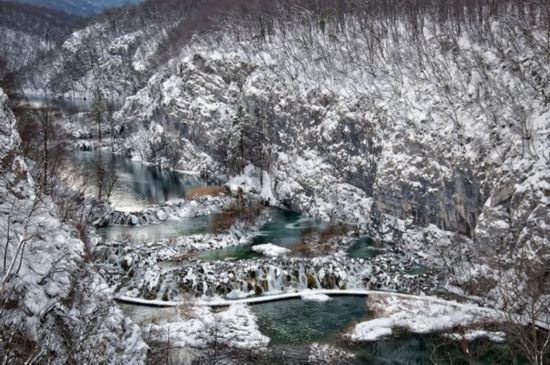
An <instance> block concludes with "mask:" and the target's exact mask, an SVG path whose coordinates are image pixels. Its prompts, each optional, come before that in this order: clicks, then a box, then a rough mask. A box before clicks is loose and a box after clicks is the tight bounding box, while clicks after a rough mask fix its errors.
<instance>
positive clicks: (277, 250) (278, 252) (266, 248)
mask: <svg viewBox="0 0 550 365" xmlns="http://www.w3.org/2000/svg"><path fill="white" fill-rule="evenodd" d="M252 251H255V252H259V253H261V254H262V255H265V256H269V257H278V256H282V255H286V254H288V253H290V252H291V251H290V250H289V249H288V248H284V247H280V246H277V245H274V244H272V243H265V244H263V245H256V246H252Z"/></svg>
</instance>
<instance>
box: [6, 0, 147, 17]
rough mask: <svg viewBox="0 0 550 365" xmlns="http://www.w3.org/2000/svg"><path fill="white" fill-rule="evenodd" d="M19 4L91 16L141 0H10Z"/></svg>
mask: <svg viewBox="0 0 550 365" xmlns="http://www.w3.org/2000/svg"><path fill="white" fill-rule="evenodd" d="M10 1H11V2H17V3H21V4H30V5H34V6H39V7H43V8H48V9H52V10H57V11H62V12H64V13H67V14H74V15H77V16H91V15H95V14H98V13H101V12H102V11H104V10H106V9H111V8H115V7H120V6H125V5H128V4H136V3H138V2H140V1H141V0H10Z"/></svg>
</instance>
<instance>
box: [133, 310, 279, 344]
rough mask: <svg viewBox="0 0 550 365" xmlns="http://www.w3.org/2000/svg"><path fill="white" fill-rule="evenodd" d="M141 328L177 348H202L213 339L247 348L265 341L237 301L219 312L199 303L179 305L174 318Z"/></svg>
mask: <svg viewBox="0 0 550 365" xmlns="http://www.w3.org/2000/svg"><path fill="white" fill-rule="evenodd" d="M143 331H144V332H145V333H146V334H147V335H149V336H150V338H151V339H153V340H154V339H156V340H158V341H169V342H170V345H171V346H173V347H178V348H185V347H193V348H205V347H207V346H208V345H209V344H210V345H211V344H213V343H214V342H217V343H218V344H220V345H225V346H234V347H237V348H243V349H250V348H258V347H261V346H266V345H267V344H268V343H269V338H268V337H266V336H264V335H263V334H262V333H261V332H260V331H259V329H258V325H257V324H256V317H255V315H254V313H253V312H252V311H251V310H250V308H249V307H248V306H246V305H241V304H234V305H231V306H229V307H228V308H227V309H226V310H224V311H221V312H213V311H212V310H210V309H209V308H207V307H203V306H186V307H181V306H180V307H179V308H178V313H177V314H176V315H175V316H174V318H169V319H165V320H161V323H159V324H153V323H147V324H144V325H143Z"/></svg>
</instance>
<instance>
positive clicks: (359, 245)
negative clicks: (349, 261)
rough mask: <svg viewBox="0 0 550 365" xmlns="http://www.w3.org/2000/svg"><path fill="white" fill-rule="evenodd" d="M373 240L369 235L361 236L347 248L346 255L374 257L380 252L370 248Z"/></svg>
mask: <svg viewBox="0 0 550 365" xmlns="http://www.w3.org/2000/svg"><path fill="white" fill-rule="evenodd" d="M372 244H373V241H372V239H371V238H370V237H363V238H359V239H358V240H356V241H355V242H354V243H353V244H352V245H351V246H350V248H349V249H348V252H347V254H348V257H356V258H360V257H374V256H376V255H378V254H379V253H380V251H379V250H376V249H373V248H372Z"/></svg>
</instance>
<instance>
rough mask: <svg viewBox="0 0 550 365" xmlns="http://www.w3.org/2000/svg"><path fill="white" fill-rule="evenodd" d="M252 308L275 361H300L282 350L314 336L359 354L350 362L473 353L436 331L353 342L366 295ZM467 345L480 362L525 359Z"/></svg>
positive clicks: (401, 363) (447, 360)
mask: <svg viewBox="0 0 550 365" xmlns="http://www.w3.org/2000/svg"><path fill="white" fill-rule="evenodd" d="M252 310H253V311H254V313H255V314H256V316H257V318H258V326H259V328H260V331H261V332H262V333H263V334H265V335H266V336H269V337H270V338H271V342H270V346H271V347H272V348H273V350H274V352H275V354H277V355H275V356H274V358H270V359H268V360H267V361H268V362H269V363H271V364H299V363H301V361H302V360H303V359H302V358H301V357H296V358H293V355H292V353H293V352H292V351H288V353H287V354H286V355H285V356H278V355H280V354H279V352H280V351H287V350H288V349H289V346H290V348H292V347H294V348H296V346H298V348H299V346H303V345H307V344H311V343H313V342H318V343H321V344H323V343H325V344H330V345H332V346H334V347H337V348H340V349H342V350H345V351H347V352H351V353H353V354H355V358H354V359H353V360H350V361H348V362H345V364H369V365H371V364H372V365H425V364H432V363H434V361H435V362H436V363H437V364H468V361H467V357H468V355H467V353H466V352H465V351H464V349H463V348H462V347H461V344H460V343H457V342H453V341H451V340H449V339H447V338H444V337H440V336H437V335H415V334H402V335H399V334H397V335H395V336H392V337H386V338H382V339H379V340H378V341H374V342H366V343H362V344H350V343H348V342H347V341H346V340H344V339H343V337H342V334H344V333H345V332H347V331H348V330H349V329H351V328H352V326H353V325H354V324H355V323H357V322H360V321H364V320H367V319H369V318H370V314H369V312H368V308H367V306H366V298H365V297H353V296H342V297H332V299H331V300H329V301H328V302H322V303H319V302H311V301H303V300H300V299H292V300H285V301H277V302H270V303H263V304H258V305H254V306H252ZM467 346H468V351H469V353H470V354H471V355H472V356H473V358H475V359H476V362H475V363H476V364H478V365H492V364H518V365H519V364H526V362H525V361H523V360H521V359H518V358H517V355H516V354H514V353H513V351H510V349H509V348H508V347H507V346H506V345H502V344H496V343H492V342H489V341H485V340H479V341H474V342H471V343H468V345H467ZM298 353H299V352H298ZM301 355H303V353H302V354H301ZM280 357H283V358H284V360H281V359H280ZM264 363H265V361H264Z"/></svg>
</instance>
